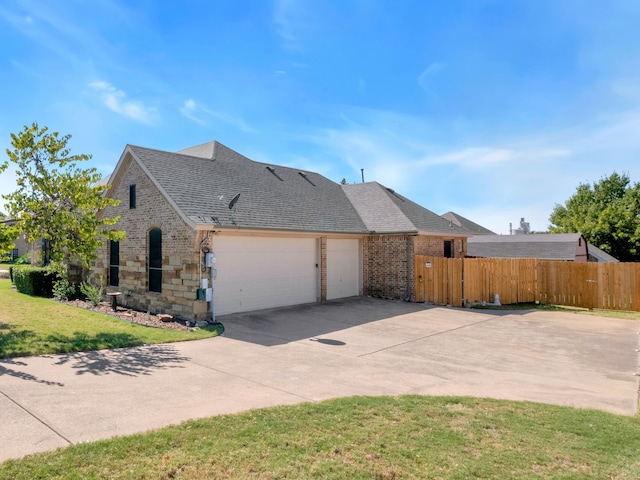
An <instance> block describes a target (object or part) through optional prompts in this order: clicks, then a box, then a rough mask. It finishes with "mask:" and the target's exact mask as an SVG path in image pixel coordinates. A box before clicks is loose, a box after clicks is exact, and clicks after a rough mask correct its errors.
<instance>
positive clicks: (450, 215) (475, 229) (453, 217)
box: [441, 212, 495, 235]
mask: <svg viewBox="0 0 640 480" xmlns="http://www.w3.org/2000/svg"><path fill="white" fill-rule="evenodd" d="M441 217H442V218H444V219H445V220H448V221H450V222H452V223H453V224H454V225H457V226H458V227H460V228H462V229H463V230H465V231H467V232H469V233H473V234H474V235H495V233H494V232H492V231H491V230H489V229H488V228H485V227H483V226H482V225H479V224H477V223H475V222H472V221H471V220H469V219H468V218H465V217H463V216H462V215H459V214H457V213H455V212H447V213H443V214H442V215H441Z"/></svg>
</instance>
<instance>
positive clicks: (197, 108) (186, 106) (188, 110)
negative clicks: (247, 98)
mask: <svg viewBox="0 0 640 480" xmlns="http://www.w3.org/2000/svg"><path fill="white" fill-rule="evenodd" d="M180 112H181V113H182V114H183V115H184V116H185V117H187V118H188V119H189V120H192V121H193V122H196V123H198V124H200V125H207V122H206V121H205V120H204V119H203V118H201V117H202V115H205V116H206V117H210V118H214V119H216V120H220V121H222V122H224V123H226V124H227V125H231V126H232V127H234V128H236V129H238V130H240V131H242V132H245V133H253V132H254V131H255V130H254V129H253V128H251V127H250V126H249V125H247V123H246V122H245V121H244V120H243V119H242V118H238V117H234V116H232V115H229V114H227V113H224V112H216V111H213V110H211V109H209V108H207V107H206V106H204V105H202V104H200V103H198V102H196V101H195V100H194V99H192V98H189V99H187V100H185V101H184V103H183V104H182V107H180Z"/></svg>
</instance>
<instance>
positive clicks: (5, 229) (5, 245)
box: [0, 212, 19, 257]
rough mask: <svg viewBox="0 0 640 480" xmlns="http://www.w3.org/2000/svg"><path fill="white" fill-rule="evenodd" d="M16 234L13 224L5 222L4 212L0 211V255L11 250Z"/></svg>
mask: <svg viewBox="0 0 640 480" xmlns="http://www.w3.org/2000/svg"><path fill="white" fill-rule="evenodd" d="M18 235H19V233H18V230H17V229H16V228H15V225H14V224H13V223H12V222H11V223H10V222H7V221H6V217H5V215H4V213H2V212H0V257H2V256H4V255H7V254H8V253H10V252H11V249H12V248H13V247H15V241H16V239H17V238H18Z"/></svg>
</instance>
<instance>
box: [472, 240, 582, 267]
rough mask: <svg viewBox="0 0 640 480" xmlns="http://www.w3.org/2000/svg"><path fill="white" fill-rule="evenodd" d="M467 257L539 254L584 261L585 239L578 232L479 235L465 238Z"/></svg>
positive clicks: (515, 256) (546, 258) (519, 256)
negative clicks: (466, 241)
mask: <svg viewBox="0 0 640 480" xmlns="http://www.w3.org/2000/svg"><path fill="white" fill-rule="evenodd" d="M468 255H469V256H470V257H489V258H540V259H543V260H566V261H572V262H587V261H588V260H589V251H588V247H587V241H586V240H585V238H584V236H583V235H582V234H581V233H539V234H531V235H481V236H474V237H471V238H470V239H469V240H468Z"/></svg>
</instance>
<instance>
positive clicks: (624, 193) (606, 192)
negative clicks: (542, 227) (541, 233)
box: [549, 172, 640, 262]
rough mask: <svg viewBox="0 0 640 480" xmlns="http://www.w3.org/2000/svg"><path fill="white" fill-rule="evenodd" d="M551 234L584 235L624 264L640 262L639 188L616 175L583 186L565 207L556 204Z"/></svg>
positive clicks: (581, 185) (590, 241)
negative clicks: (578, 233)
mask: <svg viewBox="0 0 640 480" xmlns="http://www.w3.org/2000/svg"><path fill="white" fill-rule="evenodd" d="M549 221H550V222H551V226H550V231H551V232H552V233H574V232H580V233H582V234H583V235H584V236H585V238H586V239H587V241H588V242H589V243H591V244H593V245H595V246H596V247H598V248H600V249H602V250H604V251H605V252H607V253H609V254H611V255H613V256H614V257H616V258H617V259H619V260H620V261H623V262H635V261H638V260H640V185H639V184H638V183H634V184H631V180H630V179H629V176H628V175H626V174H623V175H619V174H618V173H616V172H613V173H612V174H611V175H610V176H609V177H603V178H602V179H601V180H600V181H599V182H595V183H594V184H593V185H590V184H580V185H579V186H578V188H577V190H576V193H575V194H574V195H573V196H572V197H571V198H569V200H567V201H566V202H565V204H564V205H558V204H556V206H555V208H554V209H553V212H552V213H551V216H550V217H549Z"/></svg>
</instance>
